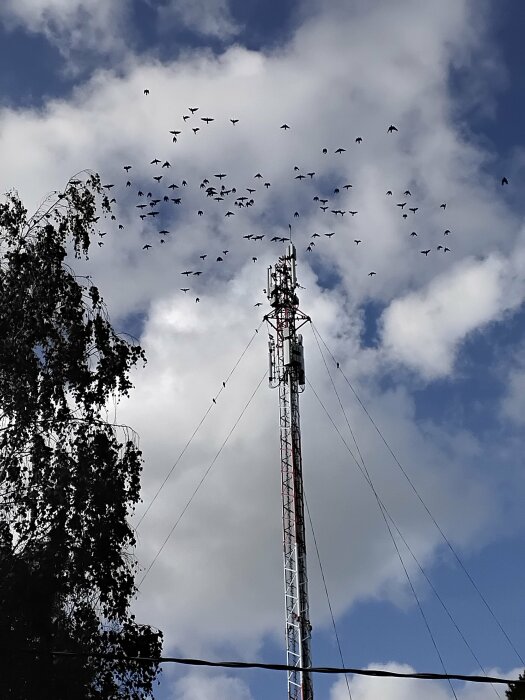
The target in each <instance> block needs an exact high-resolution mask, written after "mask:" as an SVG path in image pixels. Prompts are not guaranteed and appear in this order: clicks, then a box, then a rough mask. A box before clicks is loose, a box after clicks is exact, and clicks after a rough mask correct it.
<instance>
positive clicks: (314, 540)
mask: <svg viewBox="0 0 525 700" xmlns="http://www.w3.org/2000/svg"><path fill="white" fill-rule="evenodd" d="M303 496H304V504H305V506H306V513H307V515H308V522H309V523H310V530H311V532H312V540H313V543H314V549H315V553H316V555H317V562H318V564H319V570H320V572H321V579H322V581H323V586H324V592H325V595H326V601H327V603H328V610H329V611H330V618H331V620H332V627H333V628H334V635H335V641H336V644H337V649H338V651H339V658H340V659H341V665H342V666H345V660H344V657H343V649H342V647H341V641H340V639H339V633H338V631H337V625H336V624H335V616H334V611H333V608H332V601H331V600H330V595H329V593H328V585H327V583H326V577H325V575H324V569H323V563H322V561H321V554H320V552H319V546H318V544H317V537H316V536H315V530H314V524H313V522H312V516H311V514H310V508H309V506H308V500H307V498H306V494H305V493H304V492H303ZM345 681H346V689H347V691H348V697H349V699H350V700H352V691H351V690H350V682H349V681H348V674H347V673H345Z"/></svg>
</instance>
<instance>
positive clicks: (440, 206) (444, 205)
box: [439, 202, 447, 210]
mask: <svg viewBox="0 0 525 700" xmlns="http://www.w3.org/2000/svg"><path fill="white" fill-rule="evenodd" d="M439 208H440V209H443V210H445V209H446V208H447V203H446V202H443V204H440V205H439Z"/></svg>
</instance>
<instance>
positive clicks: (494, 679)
mask: <svg viewBox="0 0 525 700" xmlns="http://www.w3.org/2000/svg"><path fill="white" fill-rule="evenodd" d="M0 650H1V651H2V654H4V655H6V654H8V653H9V654H13V653H17V654H31V655H37V656H38V655H41V654H47V655H50V656H54V657H57V658H63V659H67V658H85V659H89V658H91V659H102V660H105V661H120V662H122V661H125V662H128V663H139V664H140V663H144V664H166V663H171V664H181V665H184V666H204V667H208V668H238V669H254V668H255V669H263V670H266V671H299V672H310V673H324V674H328V675H338V674H345V673H347V674H352V675H356V676H370V677H376V678H412V679H415V680H421V681H441V680H448V679H451V680H456V681H464V682H465V683H502V684H504V685H513V686H519V687H524V688H525V680H520V679H519V678H502V677H500V676H475V675H468V674H463V673H448V674H443V673H401V672H398V671H385V670H383V669H375V668H341V667H337V666H308V667H307V668H306V667H304V666H287V665H286V664H272V663H257V662H255V661H209V660H207V659H191V658H181V657H177V656H125V655H120V654H102V653H97V652H88V651H86V652H82V651H56V650H53V649H29V648H27V649H21V648H11V647H6V646H2V645H0Z"/></svg>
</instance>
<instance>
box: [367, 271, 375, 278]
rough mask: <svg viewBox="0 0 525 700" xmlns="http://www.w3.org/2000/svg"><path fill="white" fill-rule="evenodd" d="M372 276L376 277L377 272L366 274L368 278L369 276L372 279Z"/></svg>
mask: <svg viewBox="0 0 525 700" xmlns="http://www.w3.org/2000/svg"><path fill="white" fill-rule="evenodd" d="M374 275H377V272H369V273H368V276H369V277H373V276H374Z"/></svg>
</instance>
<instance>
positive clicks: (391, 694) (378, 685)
mask: <svg viewBox="0 0 525 700" xmlns="http://www.w3.org/2000/svg"><path fill="white" fill-rule="evenodd" d="M367 668H370V669H372V668H374V669H378V670H384V671H392V672H395V673H414V672H415V670H414V669H413V668H412V667H411V666H408V665H407V664H398V663H387V664H382V663H372V664H369V666H368V667H367ZM519 673H520V671H519V670H517V669H514V670H512V671H509V672H505V673H502V672H501V671H499V670H498V669H491V670H490V671H489V673H488V675H493V676H500V677H505V678H517V677H518V674H519ZM453 684H454V690H455V693H456V696H457V698H458V700H491V698H493V697H494V688H493V687H492V686H491V685H489V684H488V683H486V684H485V683H483V684H481V683H479V684H476V683H458V682H457V681H453ZM495 687H496V688H497V690H498V693H499V694H500V695H503V693H504V690H505V689H506V686H501V687H500V686H499V685H498V686H495ZM350 690H351V693H352V698H353V700H375V698H382V699H383V700H419V699H420V698H421V697H424V698H426V700H449V699H452V698H454V695H453V693H452V691H451V688H450V685H449V684H448V682H447V681H422V680H414V679H404V678H373V677H367V676H354V677H353V678H352V679H351V681H350ZM347 699H348V689H347V687H346V682H345V679H344V678H340V679H339V680H337V682H336V683H334V685H333V686H332V688H331V691H330V700H347Z"/></svg>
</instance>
